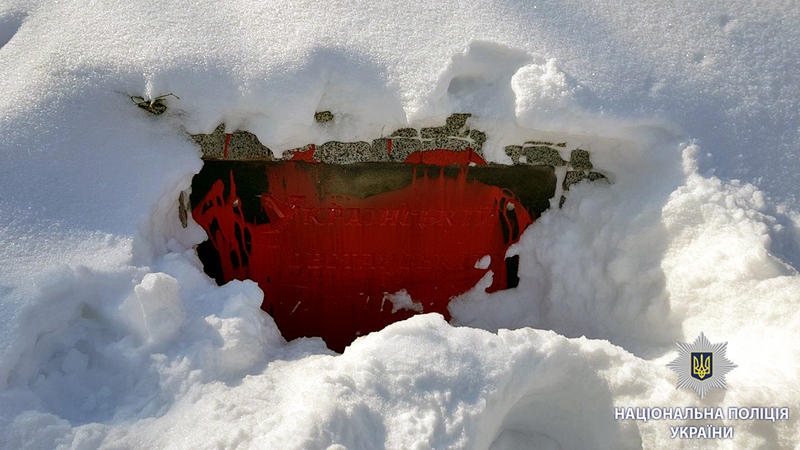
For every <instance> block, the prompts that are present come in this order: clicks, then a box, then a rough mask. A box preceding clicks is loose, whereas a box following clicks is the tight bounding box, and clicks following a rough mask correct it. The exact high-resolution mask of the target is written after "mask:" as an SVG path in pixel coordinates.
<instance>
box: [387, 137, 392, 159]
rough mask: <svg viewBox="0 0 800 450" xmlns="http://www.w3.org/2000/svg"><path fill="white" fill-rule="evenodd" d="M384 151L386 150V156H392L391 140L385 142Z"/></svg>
mask: <svg viewBox="0 0 800 450" xmlns="http://www.w3.org/2000/svg"><path fill="white" fill-rule="evenodd" d="M386 150H387V152H386V154H387V155H389V156H392V140H391V139H387V140H386Z"/></svg>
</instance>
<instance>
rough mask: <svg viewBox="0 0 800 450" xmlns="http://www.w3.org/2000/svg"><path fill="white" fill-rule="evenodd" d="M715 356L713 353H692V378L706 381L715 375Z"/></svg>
mask: <svg viewBox="0 0 800 450" xmlns="http://www.w3.org/2000/svg"><path fill="white" fill-rule="evenodd" d="M713 356H714V354H713V353H712V352H692V372H691V374H692V378H696V379H698V380H700V381H704V380H707V379H708V378H711V377H712V376H713V375H714V363H713V361H714V358H713Z"/></svg>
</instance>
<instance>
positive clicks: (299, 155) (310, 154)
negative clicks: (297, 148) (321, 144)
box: [289, 144, 317, 163]
mask: <svg viewBox="0 0 800 450" xmlns="http://www.w3.org/2000/svg"><path fill="white" fill-rule="evenodd" d="M315 151H317V146H316V145H314V144H311V146H310V147H309V149H308V150H303V151H302V152H295V153H294V154H293V155H292V159H290V160H289V161H305V162H314V163H315V162H317V160H316V159H314V152H315Z"/></svg>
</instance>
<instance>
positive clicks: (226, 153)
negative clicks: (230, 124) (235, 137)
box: [222, 133, 231, 159]
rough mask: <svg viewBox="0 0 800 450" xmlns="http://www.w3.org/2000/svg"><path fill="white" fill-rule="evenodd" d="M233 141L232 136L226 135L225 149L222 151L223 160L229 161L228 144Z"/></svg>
mask: <svg viewBox="0 0 800 450" xmlns="http://www.w3.org/2000/svg"><path fill="white" fill-rule="evenodd" d="M230 141H231V134H230V133H226V134H225V148H224V149H223V150H222V158H223V159H228V143H229V142H230Z"/></svg>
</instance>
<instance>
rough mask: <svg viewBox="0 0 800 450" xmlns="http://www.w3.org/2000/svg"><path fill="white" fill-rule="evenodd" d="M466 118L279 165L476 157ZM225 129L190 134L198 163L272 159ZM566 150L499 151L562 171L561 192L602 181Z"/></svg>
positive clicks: (479, 144) (335, 144)
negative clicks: (428, 155)
mask: <svg viewBox="0 0 800 450" xmlns="http://www.w3.org/2000/svg"><path fill="white" fill-rule="evenodd" d="M469 117H470V114H453V115H451V116H450V117H448V118H447V120H446V121H445V124H444V125H443V126H441V127H426V128H421V129H419V130H418V129H416V128H401V129H398V130H396V131H394V132H393V133H391V134H390V135H389V136H388V137H381V138H377V139H374V140H373V141H372V142H367V141H358V142H339V141H329V142H326V143H324V144H321V145H314V144H309V145H306V146H305V147H301V148H297V149H293V150H287V151H286V152H284V154H283V157H282V158H280V159H281V160H291V159H301V160H306V161H316V162H321V163H328V164H351V163H359V162H403V161H405V160H406V158H407V157H408V156H409V155H410V154H412V153H414V152H419V151H423V152H424V151H429V150H437V149H447V150H453V151H472V152H474V153H475V154H477V155H478V156H480V157H481V158H483V157H484V155H483V144H484V143H485V142H486V134H485V133H483V132H482V131H479V130H475V129H470V127H469V126H468V125H467V120H468V119H469ZM314 119H315V120H316V121H317V122H318V123H320V124H327V123H329V122H331V121H333V119H334V116H333V114H332V113H331V112H329V111H322V112H317V113H315V115H314ZM224 130H225V126H224V124H223V125H220V126H218V127H217V129H216V130H214V132H213V133H211V134H195V135H192V138H193V139H194V140H195V142H197V143H198V145H200V148H201V150H202V152H203V159H207V160H214V159H228V160H267V161H271V160H276V159H278V158H275V155H274V153H273V152H272V150H270V149H269V148H267V147H266V146H264V145H263V144H261V142H259V140H258V138H257V137H256V136H255V135H254V134H252V133H249V132H247V131H241V130H237V131H234V132H233V133H229V134H227V133H225V132H224ZM566 147H567V143H566V142H559V143H553V142H545V141H528V142H525V143H524V144H522V145H509V146H507V147H505V152H506V154H507V155H508V156H509V157H510V158H511V161H512V163H513V164H515V165H518V164H524V165H535V166H537V165H541V166H552V167H565V168H566V169H567V172H566V176H565V177H564V181H563V183H562V187H563V189H564V190H565V191H566V190H569V187H570V186H571V185H573V184H575V183H578V182H580V181H582V180H585V179H588V180H590V181H595V180H600V179H605V178H606V177H605V176H604V175H603V174H601V173H600V172H592V170H593V168H594V167H593V165H592V162H591V160H590V154H589V152H588V151H586V150H582V149H579V148H576V149H573V150H572V151H571V152H570V159H569V161H567V160H564V159H563V158H562V157H561V152H560V151H559V150H563V149H565V148H566Z"/></svg>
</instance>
